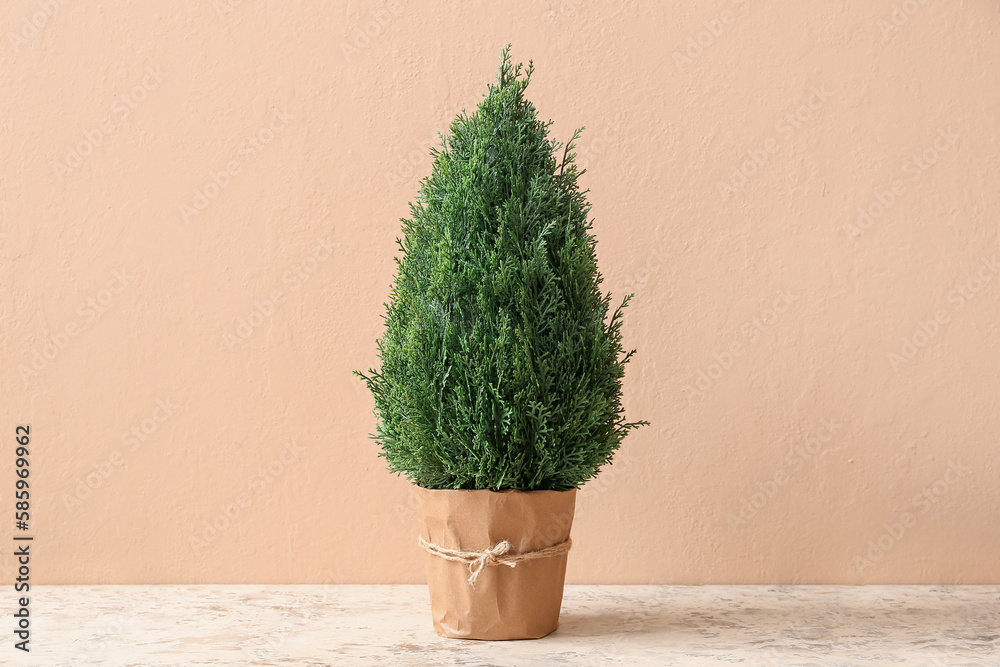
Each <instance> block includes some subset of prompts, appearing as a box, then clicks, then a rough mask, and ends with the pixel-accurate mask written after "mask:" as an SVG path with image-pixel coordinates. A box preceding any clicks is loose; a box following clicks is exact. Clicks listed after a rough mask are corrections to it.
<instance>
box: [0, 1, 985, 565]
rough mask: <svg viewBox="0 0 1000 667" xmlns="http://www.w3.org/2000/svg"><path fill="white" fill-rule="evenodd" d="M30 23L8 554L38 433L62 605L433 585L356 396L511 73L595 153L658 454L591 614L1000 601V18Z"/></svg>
mask: <svg viewBox="0 0 1000 667" xmlns="http://www.w3.org/2000/svg"><path fill="white" fill-rule="evenodd" d="M0 31H2V32H3V39H2V43H0V91H2V93H0V105H2V106H0V155H2V156H3V161H2V165H0V188H2V193H3V195H2V196H3V200H2V207H0V211H2V215H0V317H2V330H0V354H2V359H3V362H4V363H3V366H2V369H0V380H2V383H3V384H2V385H0V387H2V389H0V390H2V395H0V399H2V400H0V415H2V419H0V428H2V429H3V430H4V431H5V432H6V433H7V441H8V447H7V448H5V449H4V450H3V451H5V452H6V454H3V455H2V456H0V466H2V471H3V473H2V475H0V497H2V498H3V508H5V509H4V516H6V517H8V518H6V519H4V520H3V521H2V522H0V523H2V532H0V536H3V539H4V540H5V541H7V537H8V536H9V533H11V532H12V531H13V527H12V525H11V524H12V519H11V517H10V516H9V514H8V510H9V509H11V502H12V497H11V496H12V493H13V479H14V478H13V472H12V468H13V449H12V447H13V437H14V435H13V434H14V428H15V426H16V425H17V424H19V423H25V422H27V423H30V424H31V428H32V434H33V450H32V463H31V465H32V470H33V476H32V478H31V479H32V482H33V484H34V486H33V491H34V496H33V499H34V506H33V517H32V521H33V528H34V531H35V533H36V535H37V541H36V543H35V547H34V548H35V561H34V568H35V569H34V574H35V581H37V582H39V583H74V582H77V583H80V582H83V583H113V582H121V583H139V582H142V583H159V582H323V581H327V582H334V581H336V582H418V581H421V580H422V577H423V572H422V561H421V559H420V557H419V554H418V551H417V547H416V544H415V539H416V528H415V526H414V523H413V521H414V512H413V508H412V502H411V500H410V499H411V495H410V487H409V485H408V484H407V482H406V481H405V480H402V479H399V478H396V477H393V476H391V475H389V474H388V473H387V472H386V471H385V470H384V465H383V460H382V459H380V458H377V456H376V449H375V447H374V444H373V443H372V442H370V441H369V440H368V439H367V434H368V433H369V432H370V431H371V430H372V429H373V425H374V420H373V417H372V415H371V412H370V410H371V398H370V397H369V396H368V395H366V393H365V392H363V391H362V385H361V383H360V381H358V380H357V379H356V378H354V377H353V376H351V375H350V374H349V372H350V370H351V369H353V368H360V367H367V366H368V365H370V364H373V363H374V362H375V344H374V341H375V338H376V336H377V335H378V334H379V332H380V330H381V325H382V321H381V313H382V303H383V301H384V300H385V299H386V298H387V294H388V288H389V284H390V280H391V276H392V271H393V262H392V257H393V253H394V251H395V243H394V239H395V238H396V236H397V234H398V233H399V223H398V219H399V217H400V216H402V215H405V214H406V212H407V202H408V201H409V200H410V198H411V197H412V196H413V194H414V192H415V189H416V186H417V182H418V179H419V178H420V177H421V176H423V175H424V174H426V173H427V171H428V169H429V164H430V161H429V158H428V155H427V149H428V148H429V146H430V145H431V143H432V142H433V141H434V138H435V134H436V132H437V131H438V130H442V129H444V128H445V127H446V125H447V123H448V121H449V120H450V118H452V117H453V116H454V115H455V114H456V113H458V112H459V111H460V110H461V109H462V108H469V109H471V108H472V107H474V106H475V104H476V102H477V100H478V99H479V97H480V95H481V93H482V92H483V91H484V88H485V84H486V82H487V81H488V80H489V79H490V78H491V77H492V76H493V75H494V68H495V67H496V62H497V48H498V46H499V45H500V44H502V43H506V42H507V41H508V40H509V41H512V42H513V44H514V54H515V56H516V57H517V58H519V59H523V60H525V61H527V60H528V59H529V58H531V59H534V61H535V66H536V77H535V79H534V80H533V83H532V86H531V88H530V89H529V92H530V96H531V98H532V99H533V100H534V101H535V103H536V104H537V106H538V108H539V109H540V111H541V113H542V114H543V116H545V117H547V118H548V117H551V118H553V119H554V120H555V125H554V131H555V134H556V135H558V136H560V137H567V136H568V135H569V134H570V132H571V131H572V129H573V128H574V127H576V126H578V125H586V126H587V128H588V130H587V131H586V132H585V134H584V138H583V140H582V142H581V150H580V154H581V156H580V157H581V161H582V162H584V163H585V166H587V167H588V169H589V172H588V174H587V175H586V176H585V177H584V180H585V183H586V185H587V186H588V187H589V188H590V190H591V195H590V196H591V201H592V203H593V212H594V215H595V218H596V224H595V230H596V234H597V236H598V239H599V246H598V248H599V258H600V262H601V266H602V270H603V272H604V274H605V277H606V286H607V287H608V288H609V289H611V290H612V291H613V292H614V293H616V294H619V295H620V294H623V293H625V292H626V291H629V290H634V291H635V292H636V293H637V297H636V299H635V301H634V305H633V306H632V307H631V308H630V310H629V311H628V313H627V319H626V325H625V326H626V328H625V331H626V336H627V343H628V344H629V345H630V346H634V347H637V348H638V350H639V352H638V354H637V356H636V357H635V359H634V363H632V364H631V367H630V372H629V375H628V377H627V383H626V405H627V410H628V416H629V417H631V418H635V419H640V418H646V419H649V420H651V421H652V422H653V425H652V426H651V427H648V428H645V429H643V430H641V431H640V432H638V433H637V434H635V435H634V436H632V437H630V438H629V439H628V440H627V441H626V442H625V444H624V447H623V449H622V450H621V452H620V455H619V457H618V459H617V463H616V464H615V465H614V466H613V467H612V468H610V469H608V470H607V471H605V474H604V475H603V476H602V477H601V478H599V479H598V480H597V481H596V482H594V483H592V484H588V485H587V486H585V487H584V488H583V490H582V491H581V493H580V496H579V508H580V509H579V516H578V522H577V524H576V526H575V529H574V540H575V547H574V550H573V553H572V554H571V557H570V570H569V580H570V581H571V582H642V583H646V582H673V583H709V582H720V583H721V582H742V583H759V582H794V583H806V582H816V583H820V582H835V583H866V582H924V583H929V582H947V583H958V582H963V583H977V582H993V583H997V582H1000V559H998V558H997V553H998V552H1000V509H998V507H1000V475H998V466H997V444H998V432H1000V428H998V427H1000V421H998V409H997V407H998V397H1000V377H998V375H1000V374H998V370H1000V356H998V353H997V350H998V348H1000V327H998V314H1000V308H998V306H1000V280H998V278H997V272H998V270H1000V265H998V261H1000V245H998V231H1000V230H998V220H1000V218H998V211H1000V187H998V177H1000V173H998V171H1000V170H998V167H1000V158H998V156H1000V134H998V132H1000V124H998V120H1000V114H998V111H1000V80H998V78H997V72H998V71H1000V10H998V5H997V3H996V2H995V1H994V0H967V1H964V2H945V1H943V0H923V1H920V0H905V1H900V0H875V1H872V2H860V1H858V0H855V1H851V2H815V3H792V2H777V1H776V0H745V1H743V2H740V1H738V0H718V1H715V2H687V1H683V2H682V1H680V0H668V1H666V2H663V1H657V2H653V1H652V0H647V1H642V2H628V3H618V2H604V3H598V2H593V1H589V0H560V1H558V2H527V1H517V2H505V3H495V2H490V3H487V2H457V1H453V2H440V1H438V2H431V1H429V0H425V1H421V2H407V3H403V2H393V1H388V0H387V1H386V2H374V3H358V2H349V3H346V4H345V3H330V2H322V3H280V4H274V3H263V2H259V1H251V0H242V1H240V0H215V2H214V3H213V2H193V1H190V0H188V1H183V2H174V3H169V5H168V6H165V5H162V4H158V3H142V2H121V1H111V2H103V3H87V2H70V1H62V2H59V1H57V0H47V1H42V2H39V1H37V0H36V1H33V2H20V1H18V2H7V3H3V6H2V7H0ZM366 32H367V33H368V34H365V33H366ZM859 209H864V210H866V211H868V213H865V214H860V213H859ZM213 525H214V526H215V527H212V526H213ZM8 543H9V542H8ZM12 572H13V564H12V562H11V559H10V558H9V557H2V558H0V574H2V575H3V577H4V578H5V579H9V578H10V577H11V576H12Z"/></svg>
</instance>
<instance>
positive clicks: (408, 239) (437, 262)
mask: <svg viewBox="0 0 1000 667" xmlns="http://www.w3.org/2000/svg"><path fill="white" fill-rule="evenodd" d="M509 49H510V47H509V45H508V47H507V48H505V49H503V51H502V54H501V65H500V72H499V75H498V77H497V83H495V84H491V85H490V86H489V91H488V93H487V94H486V95H485V96H484V98H483V100H482V101H481V102H480V103H479V106H478V108H477V110H476V112H475V113H473V114H472V115H467V114H466V113H465V112H464V111H463V112H462V113H461V114H460V115H459V116H458V117H457V118H456V119H455V120H454V121H453V122H452V123H451V127H450V132H449V136H446V137H445V136H443V137H441V143H440V146H439V147H438V148H435V149H433V150H432V151H431V154H432V156H433V157H434V166H433V171H432V173H431V175H430V176H428V177H427V178H425V179H424V180H423V181H422V182H421V184H420V191H419V196H418V198H417V200H416V202H415V203H412V204H411V205H410V218H409V219H403V230H404V238H403V239H402V240H399V239H397V243H398V244H399V246H400V251H401V253H400V255H398V256H397V257H396V268H397V275H396V280H395V284H394V285H393V288H392V292H391V299H390V303H388V304H386V309H387V312H386V315H385V324H386V328H385V333H384V335H383V336H382V338H381V339H380V340H379V341H378V350H379V357H380V359H381V361H382V367H381V369H380V370H375V369H371V370H369V373H368V375H365V374H363V373H361V372H360V371H355V373H356V374H357V375H359V376H360V377H361V378H363V379H364V380H365V382H366V383H367V385H368V388H369V389H370V390H371V392H372V394H373V395H374V397H375V414H376V416H377V417H378V420H379V421H378V426H377V431H378V432H377V434H376V435H373V436H372V438H374V439H375V440H376V441H378V442H379V443H380V444H381V446H382V453H381V456H384V457H385V458H386V459H387V460H388V464H389V470H391V471H392V472H396V473H405V474H406V475H407V477H409V479H410V480H411V481H413V482H415V483H416V484H419V485H420V486H424V487H428V488H442V489H493V490H502V489H520V490H536V489H554V490H565V489H570V488H575V487H578V486H580V485H581V484H582V483H583V482H585V481H586V480H588V479H590V478H591V477H594V476H595V475H596V474H597V473H598V471H599V469H600V467H601V465H603V464H604V463H607V462H610V461H611V458H612V455H613V453H614V451H615V450H617V449H618V447H619V444H620V442H621V440H622V438H623V437H624V436H625V435H626V433H627V432H628V431H629V429H632V428H635V427H637V426H639V425H640V424H646V423H648V422H634V423H626V422H625V420H624V416H623V412H624V410H623V407H622V404H621V379H622V377H623V375H624V373H625V364H626V363H627V362H628V360H629V357H631V356H632V354H633V352H634V350H633V351H632V352H629V353H627V354H625V353H624V351H623V349H622V336H621V326H622V319H621V318H622V309H623V308H624V307H625V306H626V305H627V304H628V302H629V299H630V298H631V296H632V295H629V296H626V297H625V299H624V300H623V301H622V303H621V305H620V306H618V307H617V308H616V309H615V310H614V312H613V313H611V314H610V317H609V311H610V303H611V295H610V294H608V295H603V294H602V293H601V290H600V284H601V282H602V278H601V274H600V273H599V272H598V270H597V260H596V255H595V244H596V239H595V238H594V236H593V235H592V234H591V233H590V229H591V222H590V220H589V218H588V216H589V212H590V205H589V204H588V203H587V200H586V197H585V195H586V191H582V192H581V191H580V190H579V189H578V186H577V178H578V176H579V175H580V174H582V173H583V172H582V171H579V170H578V169H577V166H576V164H574V158H575V157H576V155H575V153H573V152H572V151H573V145H574V142H575V141H576V139H577V138H578V137H579V132H580V131H579V130H577V132H576V133H574V134H573V138H572V139H571V140H570V142H569V143H567V144H566V145H565V148H563V145H562V144H561V143H559V142H556V141H552V140H549V139H548V134H549V126H550V125H551V121H549V122H541V121H539V120H538V119H537V116H536V111H535V108H534V106H533V105H532V104H531V102H529V101H528V100H527V99H525V97H524V91H525V89H526V88H527V86H528V82H529V80H530V78H531V73H532V70H533V66H532V64H531V63H530V62H529V64H528V67H527V69H523V68H522V66H521V65H520V64H518V65H517V66H516V67H515V66H514V65H513V64H512V63H511V59H510V52H509ZM560 150H561V155H560Z"/></svg>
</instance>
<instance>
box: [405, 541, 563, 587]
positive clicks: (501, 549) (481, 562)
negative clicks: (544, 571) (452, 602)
mask: <svg viewBox="0 0 1000 667" xmlns="http://www.w3.org/2000/svg"><path fill="white" fill-rule="evenodd" d="M418 537H419V539H420V546H422V547H423V548H424V550H425V551H427V553H430V554H433V555H435V556H437V557H438V558H444V559H445V560H452V561H456V562H459V563H468V564H469V585H470V586H472V587H473V588H475V587H476V579H478V578H479V573H480V572H482V571H483V568H484V567H486V566H487V565H506V566H507V567H516V566H517V564H518V563H523V562H524V561H528V560H536V559H538V558H551V557H552V556H558V555H559V554H564V553H566V552H567V551H569V548H570V547H571V546H573V540H571V539H569V538H566V541H565V542H560V543H559V544H553V545H552V546H551V547H545V548H544V549H538V550H537V551H526V552H524V553H521V554H510V555H507V552H508V551H510V542H508V541H507V540H500V541H499V542H497V543H496V544H494V545H493V546H492V547H487V548H485V549H483V550H482V551H461V550H459V549H446V548H444V547H442V546H439V545H437V544H434V543H433V542H428V541H427V540H425V539H424V538H423V536H422V535H420V536H418Z"/></svg>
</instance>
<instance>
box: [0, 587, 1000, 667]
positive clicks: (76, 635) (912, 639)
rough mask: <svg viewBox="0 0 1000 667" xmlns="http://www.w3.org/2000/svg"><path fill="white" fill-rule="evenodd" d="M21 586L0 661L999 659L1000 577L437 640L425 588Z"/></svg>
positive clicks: (668, 592)
mask: <svg viewBox="0 0 1000 667" xmlns="http://www.w3.org/2000/svg"><path fill="white" fill-rule="evenodd" d="M31 593H32V595H31V606H30V611H31V620H32V625H31V644H30V646H31V652H30V654H24V653H22V652H21V651H18V650H15V649H14V647H13V643H14V639H13V636H12V635H11V634H10V633H11V631H10V629H9V626H11V623H10V621H9V619H10V617H9V616H8V622H7V623H5V624H4V625H5V626H8V629H7V630H5V631H4V633H5V635H7V639H6V640H5V644H6V645H5V646H3V648H2V649H0V656H2V657H0V664H5V665H6V664H22V665H45V666H46V667H56V666H61V665H67V666H69V665H73V666H74V667H76V666H78V665H141V666H143V667H166V666H167V665H178V666H179V665H184V666H185V667H186V666H188V665H294V666H305V667H311V666H319V665H369V664H371V665H518V666H523V665H547V666H550V665H555V666H558V665H572V666H574V667H576V666H578V665H685V666H687V665H691V666H695V667H697V666H699V665H782V666H784V665H875V664H886V665H907V666H913V665H932V666H938V665H940V666H945V665H949V666H962V667H964V666H966V665H991V666H1000V586H862V587H852V586H567V587H566V593H565V597H564V600H563V607H562V616H561V623H560V627H559V629H558V630H556V632H554V633H553V634H551V635H549V636H548V637H546V638H544V639H539V640H528V641H514V642H483V641H470V640H459V639H443V638H440V637H438V636H437V635H435V634H434V631H433V629H432V627H431V619H430V611H429V602H428V595H427V589H426V587H425V586H387V585H382V586H351V585H344V586H319V585H316V586H314V585H296V586H260V585H238V586H215V585H212V586H38V587H35V586H33V587H32V591H31ZM8 602H9V601H8ZM5 606H8V607H9V606H10V604H7V605H5Z"/></svg>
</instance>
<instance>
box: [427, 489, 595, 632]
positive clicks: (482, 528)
mask: <svg viewBox="0 0 1000 667" xmlns="http://www.w3.org/2000/svg"><path fill="white" fill-rule="evenodd" d="M416 491H417V500H418V503H419V517H420V523H421V527H420V530H421V536H422V537H423V538H424V539H425V540H427V541H428V542H432V543H434V544H436V545H438V546H440V547H444V548H446V549H458V550H462V551H482V550H483V549H486V548H489V547H492V546H493V545H495V544H496V543H497V542H500V541H501V540H507V541H508V542H510V545H511V549H510V552H509V553H510V554H521V553H525V552H528V551H536V550H538V549H543V548H545V547H550V546H553V545H556V544H559V543H561V542H564V541H565V540H566V539H568V538H569V533H570V528H571V527H572V525H573V511H574V509H575V505H576V489H571V490H569V491H489V490H485V489H481V490H480V489H477V490H469V491H466V490H450V489H425V488H423V487H416ZM414 546H415V548H419V547H417V546H416V545H414ZM567 555H568V554H567V553H562V554H558V555H555V556H551V557H548V558H539V559H536V560H530V561H524V562H521V563H518V564H517V566H516V567H508V566H506V565H498V564H490V565H486V566H485V567H484V568H483V570H482V572H481V573H480V574H479V577H478V579H477V580H476V583H475V587H473V586H470V585H469V582H468V579H469V566H468V565H467V564H466V563H461V562H456V561H450V560H445V559H444V558H441V557H439V556H436V555H433V554H430V553H427V552H424V561H425V564H426V570H427V585H428V588H429V590H430V597H431V614H432V616H433V618H434V630H435V632H437V633H438V634H439V635H441V636H442V637H456V638H463V639H537V638H539V637H544V636H545V635H547V634H549V633H550V632H552V631H553V630H555V629H556V628H557V627H558V626H559V608H560V607H561V606H562V593H563V583H564V581H565V578H566V558H567Z"/></svg>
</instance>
